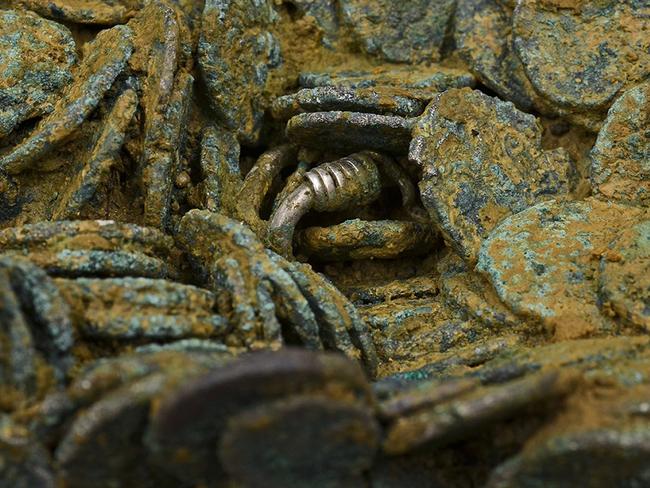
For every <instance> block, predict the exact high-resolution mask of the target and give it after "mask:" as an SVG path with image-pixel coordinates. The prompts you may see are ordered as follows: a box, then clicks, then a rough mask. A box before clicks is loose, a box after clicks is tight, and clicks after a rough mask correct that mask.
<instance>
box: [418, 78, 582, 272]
mask: <svg viewBox="0 0 650 488" xmlns="http://www.w3.org/2000/svg"><path fill="white" fill-rule="evenodd" d="M409 158H410V160H411V161H413V162H414V163H416V164H418V165H419V166H420V168H422V172H423V178H422V180H421V182H420V192H421V194H422V201H423V203H424V206H425V208H426V209H427V210H428V211H429V214H430V216H431V218H432V219H433V220H434V221H435V222H437V224H438V225H439V226H440V228H441V230H442V232H443V235H444V236H445V239H446V241H447V243H448V244H449V245H450V246H452V247H453V248H454V250H455V251H456V252H457V253H458V254H460V256H461V257H462V258H463V259H465V260H466V261H467V262H468V263H470V264H473V263H475V262H476V257H477V252H478V248H479V246H480V245H481V242H482V240H483V239H485V238H486V237H487V236H488V234H489V233H490V231H491V230H492V229H493V228H494V227H495V226H496V225H497V224H498V223H499V222H500V221H501V220H503V219H504V218H505V217H507V216H509V215H512V214H516V213H517V212H521V211H522V210H524V209H526V208H527V207H529V206H530V205H532V204H534V203H535V202H536V201H539V200H542V199H547V198H551V197H553V196H563V195H566V194H568V193H569V191H570V190H571V187H572V172H573V165H572V161H571V159H570V157H569V156H568V154H567V153H566V152H565V151H564V150H562V149H558V150H555V151H544V150H542V147H541V130H540V127H539V125H538V122H537V120H536V119H535V118H534V117H532V116H531V115H528V114H526V113H524V112H520V111H519V110H517V109H516V108H515V107H514V105H512V104H511V103H509V102H502V101H500V100H498V99H496V98H492V97H489V96H487V95H484V94H483V93H481V92H479V91H472V90H469V89H461V90H448V91H446V92H445V93H443V94H442V95H440V96H438V97H436V98H435V99H434V101H433V102H432V103H431V104H430V105H429V107H428V108H427V110H426V112H425V114H424V115H423V116H422V117H421V118H420V119H419V120H418V123H417V125H416V127H415V129H414V131H413V141H412V142H411V148H410V152H409Z"/></svg>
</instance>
